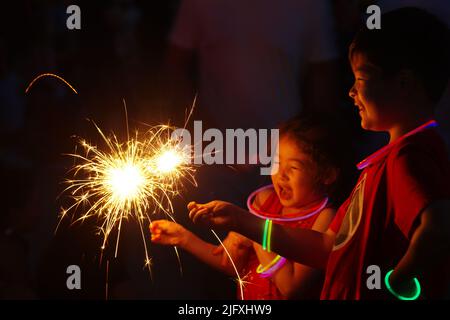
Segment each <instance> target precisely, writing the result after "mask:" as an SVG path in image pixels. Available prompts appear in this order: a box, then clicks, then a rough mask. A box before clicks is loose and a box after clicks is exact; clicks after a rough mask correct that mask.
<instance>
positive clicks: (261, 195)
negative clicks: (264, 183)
mask: <svg viewBox="0 0 450 320" xmlns="http://www.w3.org/2000/svg"><path fill="white" fill-rule="evenodd" d="M274 195H276V193H275V190H274V189H265V190H262V191H261V192H258V193H257V195H256V197H255V200H254V201H253V205H254V206H255V207H256V208H258V209H260V208H261V207H262V206H263V205H264V203H266V201H267V200H268V199H269V198H270V197H273V196H274Z"/></svg>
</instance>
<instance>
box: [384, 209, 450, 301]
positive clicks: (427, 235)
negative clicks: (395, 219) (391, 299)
mask: <svg viewBox="0 0 450 320" xmlns="http://www.w3.org/2000/svg"><path fill="white" fill-rule="evenodd" d="M449 257H450V200H442V201H438V202H435V203H433V204H431V205H430V206H428V207H427V208H426V209H425V210H424V211H423V212H422V214H421V217H420V225H419V226H418V227H417V229H416V230H415V232H414V233H413V236H412V238H411V242H410V245H409V248H408V250H407V252H406V254H405V255H404V256H403V258H402V259H401V260H400V262H399V263H398V264H397V266H396V267H395V269H394V271H393V273H392V274H391V277H390V279H389V280H390V281H389V282H390V284H391V286H392V288H393V289H394V291H396V292H399V293H404V295H406V296H408V295H409V294H410V291H411V288H414V286H413V284H412V280H411V279H413V278H414V277H417V278H418V279H419V282H420V283H421V285H422V287H423V289H424V294H425V295H426V296H427V297H429V298H432V297H433V294H434V292H432V291H427V287H428V286H429V285H430V284H429V278H430V276H431V275H432V274H433V272H436V271H435V270H436V266H437V265H439V264H441V265H442V263H446V262H447V261H449ZM448 287H449V284H448V283H442V288H443V289H444V290H445V289H447V290H446V292H439V293H435V294H438V297H439V298H444V297H443V296H442V294H446V295H447V298H448V295H449V292H448ZM429 290H430V289H429Z"/></svg>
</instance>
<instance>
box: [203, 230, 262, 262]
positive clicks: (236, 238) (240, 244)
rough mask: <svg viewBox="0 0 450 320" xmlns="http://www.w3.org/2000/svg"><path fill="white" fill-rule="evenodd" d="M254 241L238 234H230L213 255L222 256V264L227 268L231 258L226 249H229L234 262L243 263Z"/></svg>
mask: <svg viewBox="0 0 450 320" xmlns="http://www.w3.org/2000/svg"><path fill="white" fill-rule="evenodd" d="M252 244H253V241H251V240H249V239H247V238H246V237H244V236H242V235H240V234H239V233H236V232H230V233H228V236H227V237H226V238H225V240H224V241H223V246H221V245H219V246H217V247H216V248H215V249H214V250H213V252H212V254H213V255H215V256H217V255H221V256H222V261H221V264H222V266H226V265H228V264H229V259H230V258H229V257H228V254H227V253H226V251H225V250H224V247H225V248H226V249H227V251H228V253H229V254H230V256H231V258H232V259H233V261H241V260H242V259H243V258H244V257H245V256H246V254H247V253H248V249H249V248H250V247H251V246H252Z"/></svg>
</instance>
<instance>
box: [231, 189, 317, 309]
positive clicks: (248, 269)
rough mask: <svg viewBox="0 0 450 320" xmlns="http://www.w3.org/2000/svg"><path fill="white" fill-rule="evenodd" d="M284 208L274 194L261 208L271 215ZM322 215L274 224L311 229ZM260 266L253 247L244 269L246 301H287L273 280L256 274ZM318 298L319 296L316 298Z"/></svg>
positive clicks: (279, 212) (239, 295)
mask: <svg viewBox="0 0 450 320" xmlns="http://www.w3.org/2000/svg"><path fill="white" fill-rule="evenodd" d="M282 209H283V206H282V205H281V203H280V199H279V198H278V196H277V194H276V193H275V192H274V193H272V194H271V195H270V196H269V197H268V198H267V200H266V201H265V202H264V203H263V205H262V206H261V211H264V212H267V213H270V214H281V210H282ZM319 214H320V213H318V214H315V215H313V216H312V217H309V218H307V219H305V220H300V221H293V222H277V221H273V223H278V224H283V225H286V226H290V227H293V228H307V229H311V228H312V227H313V225H314V222H315V221H316V219H317V217H318V216H319ZM258 265H259V260H258V257H257V256H256V253H255V251H254V250H253V247H252V249H251V253H250V254H249V257H248V262H247V265H246V266H245V267H244V270H243V274H242V278H243V280H244V281H246V284H245V286H244V299H245V300H285V299H286V297H285V296H283V295H282V294H281V293H280V292H279V291H278V288H277V287H276V285H275V284H274V283H273V282H272V281H271V278H270V277H268V278H262V277H260V275H259V274H258V273H257V272H256V269H257V267H258ZM313 289H314V288H312V290H311V291H312V292H320V288H318V290H313ZM315 298H316V299H317V298H318V295H317V296H316V297H315ZM238 299H241V294H240V290H239V288H238Z"/></svg>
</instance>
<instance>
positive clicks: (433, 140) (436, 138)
mask: <svg viewBox="0 0 450 320" xmlns="http://www.w3.org/2000/svg"><path fill="white" fill-rule="evenodd" d="M389 156H390V158H394V159H396V158H399V157H415V158H416V157H421V158H427V159H429V160H440V161H447V162H448V160H449V158H448V151H447V146H446V144H445V141H444V139H443V138H442V136H441V135H440V134H439V133H438V132H437V131H436V130H435V129H429V130H424V131H422V132H419V133H417V134H414V135H411V136H409V137H406V138H405V139H403V140H402V141H400V142H399V143H398V144H397V145H396V146H395V147H394V148H393V149H392V151H391V152H390V154H389Z"/></svg>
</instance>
